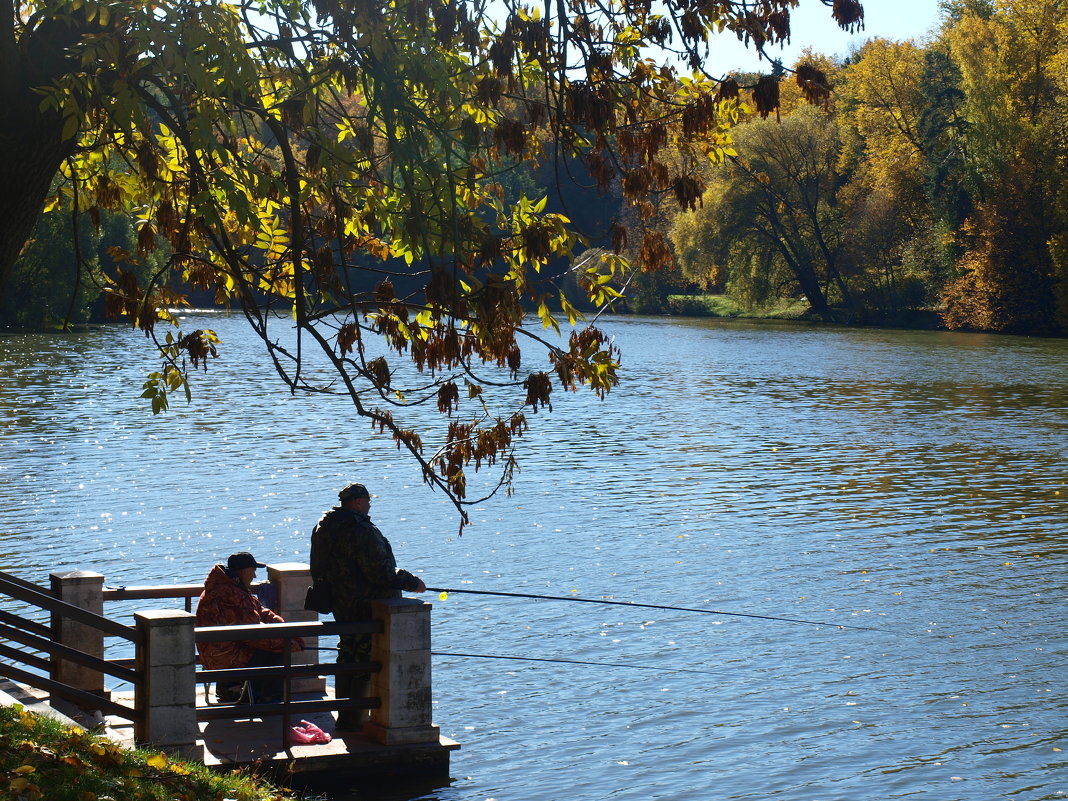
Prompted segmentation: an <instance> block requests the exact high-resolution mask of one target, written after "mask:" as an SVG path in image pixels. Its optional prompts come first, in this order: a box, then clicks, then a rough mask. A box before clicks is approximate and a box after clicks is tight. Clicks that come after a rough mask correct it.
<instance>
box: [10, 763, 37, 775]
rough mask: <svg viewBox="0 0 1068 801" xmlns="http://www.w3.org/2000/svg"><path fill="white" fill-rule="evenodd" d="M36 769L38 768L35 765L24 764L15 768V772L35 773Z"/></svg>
mask: <svg viewBox="0 0 1068 801" xmlns="http://www.w3.org/2000/svg"><path fill="white" fill-rule="evenodd" d="M35 770H36V768H35V767H34V766H33V765H22V766H21V767H18V768H15V773H33V772H34V771H35Z"/></svg>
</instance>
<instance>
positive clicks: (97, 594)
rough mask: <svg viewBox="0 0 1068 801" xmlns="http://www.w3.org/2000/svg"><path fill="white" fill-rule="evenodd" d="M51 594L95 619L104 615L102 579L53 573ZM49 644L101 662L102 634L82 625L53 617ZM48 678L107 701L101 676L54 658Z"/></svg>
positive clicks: (82, 573)
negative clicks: (71, 649) (70, 649)
mask: <svg viewBox="0 0 1068 801" xmlns="http://www.w3.org/2000/svg"><path fill="white" fill-rule="evenodd" d="M51 580H52V594H53V595H54V596H55V597H56V598H58V599H59V600H61V601H66V602H67V603H69V604H71V605H73V606H78V607H81V608H82V609H85V610H87V611H89V612H94V613H96V614H98V615H103V614H104V577H103V576H102V575H100V574H99V573H94V572H92V571H91V570H71V571H68V572H66V573H52V574H51ZM52 640H53V641H55V642H58V643H60V644H61V645H66V646H68V647H70V648H77V649H78V650H79V651H81V652H83V653H86V654H89V655H90V656H95V657H99V658H100V659H103V658H104V633H103V632H102V631H100V630H99V629H95V628H93V627H92V626H86V625H85V624H84V623H75V622H74V621H73V620H68V619H67V618H64V617H62V616H61V615H57V614H55V613H53V614H52ZM51 677H52V678H53V679H54V680H55V681H61V682H63V683H64V684H68V685H70V686H71V687H75V688H77V689H79V690H85V691H86V692H90V693H94V694H96V695H100V696H103V697H105V698H106V697H108V694H107V690H105V689H104V674H103V673H101V672H100V671H99V670H90V669H89V668H87V667H83V666H82V665H78V664H75V663H74V662H70V661H68V660H66V659H59V658H53V659H52V671H51Z"/></svg>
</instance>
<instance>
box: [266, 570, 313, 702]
mask: <svg viewBox="0 0 1068 801" xmlns="http://www.w3.org/2000/svg"><path fill="white" fill-rule="evenodd" d="M267 577H268V578H269V579H270V580H271V584H273V585H274V589H275V592H276V593H277V595H278V608H277V609H276V610H275V611H276V612H277V613H278V614H280V615H281V616H282V617H283V618H284V619H285V621H286V623H307V622H309V621H312V620H318V619H319V615H318V613H317V612H310V611H308V610H307V609H305V608H304V596H305V594H306V593H307V592H308V587H309V586H310V585H311V583H312V582H311V567H310V566H309V565H305V564H302V563H300V562H283V563H282V564H277V565H267ZM304 644H305V645H306V646H307V650H305V651H300V652H297V653H295V654H293V655H292V658H293V664H294V665H316V664H318V663H319V651H318V650H316V649H317V648H318V647H319V638H318V637H305V638H304ZM290 688H291V689H292V691H293V692H295V693H318V694H320V695H324V694H325V693H326V679H324V678H323V677H322V676H307V677H305V678H300V679H293V681H292V682H291V683H290Z"/></svg>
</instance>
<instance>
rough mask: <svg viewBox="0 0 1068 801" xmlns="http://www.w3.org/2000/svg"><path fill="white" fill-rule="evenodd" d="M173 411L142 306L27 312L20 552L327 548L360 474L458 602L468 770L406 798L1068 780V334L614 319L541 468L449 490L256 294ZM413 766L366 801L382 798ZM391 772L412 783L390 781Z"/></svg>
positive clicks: (644, 795)
mask: <svg viewBox="0 0 1068 801" xmlns="http://www.w3.org/2000/svg"><path fill="white" fill-rule="evenodd" d="M186 325H187V326H188V327H189V328H193V327H198V326H204V327H213V328H215V329H216V330H217V331H218V332H219V334H220V336H221V337H222V339H223V351H222V353H223V358H221V359H219V360H218V361H217V362H214V363H212V365H211V367H210V368H209V370H208V372H207V373H206V374H205V373H199V374H198V376H197V378H196V379H195V383H194V399H193V402H192V404H189V405H187V404H185V403H184V401H182V400H178V401H176V402H175V403H174V404H173V406H172V410H171V411H170V412H169V413H167V414H165V415H161V416H158V417H153V416H152V415H151V414H150V413H149V412H148V411H147V410H146V408H145V407H144V406H143V405H142V404H143V403H144V402H143V401H139V400H138V399H137V395H139V394H140V393H139V387H140V384H141V382H142V381H143V380H144V375H145V374H146V373H147V372H149V371H151V370H153V369H156V366H157V365H156V364H155V361H154V360H153V358H152V357H151V354H150V352H149V351H148V348H147V345H146V343H145V340H144V339H143V337H141V336H140V335H139V334H137V333H136V332H130V331H128V330H126V329H122V328H105V329H100V330H95V331H91V332H88V333H84V334H72V335H9V336H3V337H0V448H2V453H3V459H2V460H0V538H2V541H3V548H2V552H0V553H2V555H0V569H5V570H11V571H13V572H15V573H16V574H18V575H20V576H23V577H25V578H28V579H31V580H35V581H42V582H44V581H47V575H48V573H49V572H50V571H53V570H67V569H78V568H81V569H92V570H96V571H98V572H101V573H103V574H104V575H105V576H106V577H107V581H108V583H109V584H120V583H125V584H140V583H167V582H172V581H173V582H186V581H193V580H199V579H200V578H202V577H203V575H205V574H206V573H207V571H208V568H209V567H210V566H211V564H212V563H213V562H215V561H218V560H221V559H224V558H225V557H226V555H227V554H229V553H231V552H232V551H236V550H252V551H253V552H254V553H255V554H256V556H257V557H258V558H260V559H261V561H294V560H296V561H306V559H307V550H308V533H309V531H310V529H311V526H312V525H313V524H314V522H315V520H316V519H317V518H318V516H319V515H320V514H321V512H322V511H323V510H324V509H325V508H327V507H328V506H330V505H331V503H332V501H333V498H334V497H336V495H335V494H336V491H337V489H338V488H340V487H341V486H343V485H344V484H345V483H347V482H349V481H353V480H360V481H363V482H364V483H366V484H368V486H369V487H370V488H371V490H372V491H373V492H375V493H376V494H377V495H378V497H377V498H376V499H375V502H374V506H373V509H372V514H373V517H374V518H375V520H376V522H377V523H378V524H379V525H380V526H381V528H382V529H383V530H384V531H385V532H386V534H387V535H388V536H389V537H390V539H391V541H392V542H393V546H394V550H395V551H396V553H397V554H398V559H399V561H400V562H401V564H402V566H404V567H407V568H408V569H411V570H413V571H415V572H417V573H418V574H419V575H421V576H422V577H423V578H424V579H425V580H426V582H427V583H428V584H430V585H431V586H451V587H466V588H471V589H484V590H500V591H506V592H521V593H531V594H550V595H572V594H574V595H578V596H581V597H584V598H606V599H616V600H629V601H638V602H645V603H653V604H661V605H669V606H683V607H695V608H701V609H710V610H725V611H737V612H744V613H749V614H758V615H769V616H780V617H790V618H798V619H804V620H813V621H825V622H830V623H841V624H846V625H849V626H857V627H864V628H866V629H875V630H861V629H854V628H838V627H835V626H830V625H824V626H814V625H803V624H796V623H783V622H776V621H771V620H762V619H759V618H745V617H731V616H713V615H698V614H692V613H686V612H674V611H668V610H650V609H625V608H620V607H617V606H596V605H592V604H564V603H560V602H550V601H532V600H510V599H501V598H490V597H484V596H468V595H459V594H453V595H451V596H449V597H448V598H447V599H446V600H444V601H442V600H439V599H437V598H436V597H435V598H431V600H433V602H434V604H435V606H434V613H433V614H434V631H433V637H434V649H435V650H437V651H444V652H458V653H467V654H497V655H507V656H526V657H537V658H543V659H569V660H576V661H588V662H601V663H608V662H610V663H621V664H627V665H634V666H642V667H659V668H674V669H685V670H688V671H699V673H692V672H668V671H666V670H664V671H654V670H646V669H638V668H637V667H633V668H627V667H595V666H587V665H574V664H561V663H550V662H521V661H504V660H493V659H478V658H472V657H463V658H461V657H438V658H436V659H435V662H434V671H435V674H434V678H435V703H436V707H435V709H436V712H435V722H436V723H437V724H438V725H440V726H441V729H442V732H443V733H444V734H446V735H448V736H450V737H453V738H455V739H457V740H459V741H460V742H461V743H462V744H463V749H462V750H461V751H460V752H458V753H456V754H454V757H453V769H452V772H453V776H454V780H453V781H452V782H451V783H450V784H447V785H445V786H442V787H438V788H434V789H432V790H427V789H426V788H407V789H405V788H401V789H399V790H397V791H396V792H397V793H399V794H400V795H396V794H393V795H394V796H395V797H399V798H420V799H439V800H440V801H475V800H476V799H477V800H480V801H485V800H487V799H497V801H505V799H514V800H515V801H534V800H535V799H554V800H555V799H561V800H562V799H574V800H576V801H579V800H588V801H595V800H599V799H633V800H634V801H639V799H642V800H644V799H678V800H682V799H691V800H692V801H709V800H710V799H732V800H733V799H754V800H755V799H768V798H780V799H788V800H789V801H795V800H796V801H833V800H835V799H843V800H844V799H851V800H855V799H905V798H908V799H916V798H922V799H930V801H956V800H957V799H960V800H961V801H964V799H969V800H974V799H1002V798H1004V799H1016V800H1017V801H1038V800H1039V799H1053V798H1060V797H1062V796H1063V795H1064V794H1065V793H1066V792H1068V770H1066V767H1068V764H1066V760H1065V757H1064V752H1063V751H1062V749H1063V748H1065V747H1066V740H1068V737H1066V735H1065V720H1066V707H1068V689H1066V685H1068V682H1066V678H1068V653H1066V648H1065V636H1064V629H1065V623H1066V603H1065V601H1066V596H1068V586H1066V584H1068V580H1066V576H1068V571H1066V567H1068V557H1066V549H1065V537H1066V533H1065V531H1066V523H1068V469H1066V456H1068V452H1066V451H1068V369H1066V368H1068V342H1065V341H1061V340H1038V339H1025V338H1014V337H997V336H986V335H975V334H949V333H933V332H900V331H883V330H845V329H839V328H822V327H801V326H795V325H767V324H752V323H725V322H709V321H697V320H681V319H670V320H663V319H657V320H653V319H641V318H610V319H608V320H607V321H605V328H606V329H607V330H608V331H610V332H611V333H612V334H614V335H615V337H616V338H617V342H618V344H619V345H620V346H621V348H622V349H623V354H624V373H623V381H622V383H621V385H620V386H619V388H618V389H617V390H616V391H614V392H613V393H612V394H611V396H610V398H609V400H608V401H607V402H605V403H600V402H598V401H597V400H596V399H594V398H592V397H588V396H587V395H585V394H568V395H564V396H557V397H554V400H553V402H554V412H553V413H552V414H541V413H539V414H538V415H537V416H536V417H532V418H531V422H532V428H531V431H530V432H529V434H528V436H527V437H526V439H525V442H523V444H522V445H521V448H520V453H519V458H520V462H521V465H522V473H521V474H520V475H519V478H518V481H517V485H516V492H515V493H514V494H513V495H512V496H511V497H506V496H504V495H503V494H502V495H499V496H497V497H496V498H494V499H493V500H492V501H490V502H488V503H487V504H485V505H483V506H481V507H478V508H477V509H475V511H474V513H473V515H472V517H473V520H474V525H473V526H472V527H470V528H469V529H467V531H466V532H465V534H464V535H463V537H458V536H457V527H458V521H457V518H456V515H455V513H454V512H453V510H452V509H451V507H450V506H449V505H448V504H447V503H446V502H445V501H444V500H443V499H442V498H441V497H440V496H439V495H435V494H433V493H431V492H430V491H429V490H428V489H427V488H426V487H424V486H423V485H422V483H421V479H420V477H419V473H418V470H417V468H416V467H415V466H413V465H411V464H409V463H408V462H406V461H405V459H404V458H403V457H402V456H401V455H400V454H399V453H398V452H397V450H396V449H395V447H394V446H393V444H392V442H391V441H390V440H389V438H388V437H383V436H376V435H373V434H372V433H371V431H370V427H369V426H367V425H366V424H365V423H363V422H362V421H358V420H352V419H350V418H348V417H346V416H345V409H344V406H343V404H342V403H341V402H340V401H336V400H332V399H328V398H322V397H319V398H316V399H308V398H302V397H293V396H290V395H289V394H287V392H286V391H285V389H284V388H283V387H281V386H280V385H279V383H278V380H277V377H276V376H274V375H273V373H271V372H270V371H269V370H265V369H264V361H263V358H262V356H261V355H260V352H259V349H258V348H257V346H256V343H255V342H253V341H252V340H251V339H250V338H248V336H247V335H246V334H245V332H244V323H243V321H242V320H240V319H239V318H237V317H227V316H225V315H219V314H202V315H198V314H193V315H190V319H189V320H188V321H187V322H186ZM383 792H384V791H375V792H365V793H358V792H355V791H354V793H355V794H354V795H352V796H351V798H361V799H364V798H367V799H370V798H381V797H384V796H383ZM386 795H390V794H389V793H386Z"/></svg>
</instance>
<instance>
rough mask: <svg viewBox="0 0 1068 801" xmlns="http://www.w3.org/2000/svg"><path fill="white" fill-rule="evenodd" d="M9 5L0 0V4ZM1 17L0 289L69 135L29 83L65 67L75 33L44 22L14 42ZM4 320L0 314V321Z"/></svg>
mask: <svg viewBox="0 0 1068 801" xmlns="http://www.w3.org/2000/svg"><path fill="white" fill-rule="evenodd" d="M5 6H7V7H10V3H9V2H0V10H3V9H4V7H5ZM6 14H7V16H6V17H5V19H4V21H3V23H0V293H2V292H4V290H5V287H6V285H7V283H8V281H9V280H10V278H11V275H12V272H13V268H14V265H15V261H16V259H18V257H19V254H20V253H21V252H22V248H23V247H24V245H25V244H26V240H27V239H28V238H29V237H30V235H31V234H32V233H33V227H34V225H35V224H36V222H37V217H38V216H39V215H40V213H41V206H42V205H43V203H44V199H45V197H47V195H48V190H49V187H50V186H51V185H52V179H53V178H55V175H56V172H57V171H58V170H59V168H60V165H62V164H63V160H64V159H65V158H66V157H67V156H68V155H69V154H70V153H71V152H72V151H73V148H74V139H73V138H72V139H69V140H67V141H66V142H64V141H63V140H62V132H63V120H62V119H61V118H60V116H59V115H58V114H56V113H55V112H52V111H49V112H42V111H41V110H40V103H41V96H40V95H38V94H37V93H36V92H34V91H33V87H37V86H47V85H49V84H51V83H52V81H53V80H54V78H55V77H56V76H58V75H61V74H63V72H64V71H65V70H66V69H67V68H68V66H69V64H68V61H67V59H68V58H69V55H68V53H67V51H66V48H67V47H68V46H69V45H70V43H71V42H72V41H74V40H75V39H76V38H77V36H78V35H79V31H78V29H77V27H75V26H71V25H66V24H64V25H59V24H50V23H49V22H46V23H43V24H42V25H40V26H39V27H37V28H35V29H33V30H31V31H28V32H26V33H25V34H24V35H23V39H22V41H21V42H20V43H18V44H16V40H15V31H14V29H13V28H12V26H11V21H12V19H13V16H12V14H11V12H6ZM2 322H3V321H2V320H0V323H2Z"/></svg>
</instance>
